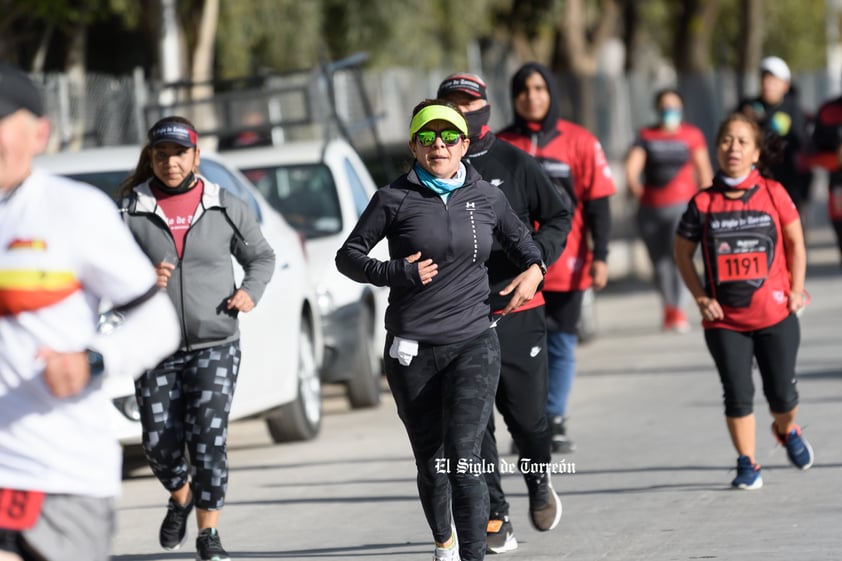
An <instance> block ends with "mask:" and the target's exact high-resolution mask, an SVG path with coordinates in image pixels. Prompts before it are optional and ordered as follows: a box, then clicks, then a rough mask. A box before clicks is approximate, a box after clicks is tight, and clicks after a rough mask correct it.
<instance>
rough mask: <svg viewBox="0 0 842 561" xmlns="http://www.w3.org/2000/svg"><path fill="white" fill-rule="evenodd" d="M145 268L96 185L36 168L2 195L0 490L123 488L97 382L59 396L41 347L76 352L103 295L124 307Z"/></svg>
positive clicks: (146, 280) (106, 403) (106, 491)
mask: <svg viewBox="0 0 842 561" xmlns="http://www.w3.org/2000/svg"><path fill="white" fill-rule="evenodd" d="M154 284H155V275H154V272H153V268H152V265H151V263H150V262H149V260H148V259H147V258H146V256H145V255H144V254H143V253H142V252H141V250H140V249H139V248H138V246H137V244H136V243H135V242H134V240H133V239H132V237H131V235H130V234H129V232H128V229H127V228H126V227H125V225H124V224H123V223H122V221H121V220H120V217H119V212H118V209H117V207H116V205H114V203H113V202H112V201H111V200H110V199H109V198H108V197H107V196H106V195H104V194H103V193H102V192H100V191H98V190H96V189H95V188H93V187H91V186H88V185H83V184H80V183H77V182H74V181H70V180H67V179H64V178H60V177H55V176H52V175H49V174H46V173H43V172H38V171H35V172H33V173H32V175H31V176H30V177H29V178H28V179H27V180H26V181H25V182H24V183H23V184H22V185H21V186H20V187H18V188H17V189H16V190H15V191H13V192H12V193H11V194H10V195H8V196H6V197H4V198H2V199H0V487H5V488H11V489H21V490H38V491H44V492H47V493H68V494H78V495H88V496H97V497H108V496H116V495H117V494H118V493H119V490H120V462H121V453H120V447H119V444H118V443H117V441H116V439H115V437H114V435H112V434H111V432H110V430H109V428H108V426H109V423H108V422H106V419H107V415H109V414H113V413H112V411H111V409H113V407H114V406H113V405H112V404H111V402H110V400H109V398H108V396H107V395H106V394H105V392H103V391H102V390H101V389H100V386H99V384H98V383H93V384H91V385H90V386H89V387H88V388H86V389H85V390H83V391H82V393H81V394H79V395H77V396H75V397H72V398H67V399H59V398H57V397H55V396H53V395H52V394H51V393H50V392H49V390H48V389H47V386H46V384H45V383H44V380H43V376H42V368H43V364H42V362H41V361H40V360H39V359H37V357H36V354H37V353H38V351H39V349H41V348H50V349H53V350H56V351H59V352H71V351H81V350H84V349H85V348H87V347H88V346H89V345H90V343H91V341H92V340H93V338H94V335H95V326H96V320H97V317H98V313H99V306H100V302H101V301H107V302H113V303H115V304H125V303H128V302H130V301H132V300H133V299H135V298H137V297H139V296H141V295H143V294H145V293H147V292H148V291H149V290H150V288H151V287H152V286H153V285H154Z"/></svg>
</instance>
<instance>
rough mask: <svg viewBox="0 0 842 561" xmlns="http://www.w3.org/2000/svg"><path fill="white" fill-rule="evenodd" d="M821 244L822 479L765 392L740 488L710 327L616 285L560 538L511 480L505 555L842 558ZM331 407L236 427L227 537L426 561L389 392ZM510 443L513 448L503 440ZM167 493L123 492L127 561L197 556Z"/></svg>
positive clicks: (811, 400)
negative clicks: (299, 421)
mask: <svg viewBox="0 0 842 561" xmlns="http://www.w3.org/2000/svg"><path fill="white" fill-rule="evenodd" d="M810 240H811V246H812V247H811V250H810V252H809V258H810V268H809V273H808V282H807V286H808V290H809V291H810V292H811V293H812V296H813V303H812V304H811V306H810V307H809V308H808V309H807V310H806V311H805V313H804V315H803V317H802V346H801V352H800V355H799V361H798V364H799V376H800V381H799V390H800V392H801V403H802V405H801V414H800V416H799V421H800V422H801V424H802V426H804V427H805V435H806V436H807V437H808V438H809V439H810V441H811V442H812V444H813V447H814V449H815V451H816V463H815V465H814V467H813V468H812V469H811V470H809V471H807V472H799V471H797V470H796V469H794V468H792V467H790V466H789V464H788V463H787V459H786V454H785V451H784V450H783V449H782V448H780V447H776V446H775V444H774V441H773V437H772V435H771V432H770V431H769V428H768V426H769V423H770V422H771V421H770V418H769V416H768V413H767V412H766V408H765V405H764V402H763V401H762V397H760V398H759V399H758V400H757V411H758V425H759V427H758V461H759V462H760V463H761V464H762V465H763V468H764V471H763V479H764V483H765V485H764V487H763V489H761V490H759V491H755V492H739V491H732V490H730V489H729V487H728V484H729V482H730V480H731V479H732V478H733V476H734V473H733V471H732V469H733V466H734V465H735V461H736V457H735V453H734V452H733V450H732V448H731V445H730V443H729V440H728V435H727V432H726V430H725V424H724V420H723V417H722V411H721V409H722V407H721V403H720V395H721V389H720V386H719V382H718V379H717V377H716V374H715V372H714V370H713V368H712V363H711V359H710V357H709V356H708V354H707V351H706V349H705V347H704V343H703V340H702V335H701V331H700V330H699V329H695V331H694V332H692V333H690V334H688V335H683V336H682V335H664V334H662V333H660V331H659V330H658V322H659V310H658V300H657V297H656V296H655V293H654V292H653V291H652V290H651V289H650V288H649V287H648V286H646V285H643V284H641V283H632V282H623V283H618V284H616V285H615V286H613V287H612V288H610V289H608V290H607V291H605V292H603V293H602V294H600V295H599V297H598V300H597V318H598V321H599V325H600V334H599V336H598V338H597V339H596V340H594V341H593V342H592V343H590V344H588V345H587V346H584V347H582V348H580V350H579V354H578V357H579V365H580V369H579V370H580V375H579V378H578V379H577V381H576V385H575V387H574V392H573V397H572V403H571V421H570V431H571V434H572V436H573V437H575V440H576V442H577V444H578V447H579V449H578V450H577V451H576V452H575V453H572V454H570V455H568V456H567V457H565V458H554V461H555V462H557V463H561V461H562V460H563V461H564V462H565V464H571V463H572V464H575V474H568V475H563V476H557V477H556V478H555V480H554V481H555V485H556V488H557V489H558V490H559V491H560V493H561V496H562V500H563V503H564V517H563V518H562V521H561V524H560V525H559V527H558V528H557V529H556V530H555V531H553V532H550V533H545V534H542V533H538V532H536V531H534V530H533V529H532V528H531V527H530V526H529V523H528V517H527V498H526V492H525V486H524V484H523V482H522V479H521V478H520V476H517V475H506V476H504V480H503V481H504V486H505V488H506V489H507V490H508V492H509V496H510V499H511V502H512V521H513V524H514V527H515V533H516V535H517V537H518V540H519V541H520V543H521V545H520V548H519V549H518V550H517V551H515V552H512V553H507V554H505V556H504V557H505V558H511V559H519V560H523V561H538V560H556V559H577V560H583V561H591V560H616V561H634V560H647V561H659V560H685V559H720V560H737V559H739V560H764V561H766V560H779V559H780V560H790V559H799V560H824V559H827V560H839V559H840V558H842V531H840V528H842V505H841V503H842V447H841V446H840V433H839V430H840V427H842V326H840V318H842V274H840V269H839V266H838V258H837V256H836V252H835V250H834V248H833V247H832V245H831V238H830V235H829V232H827V231H823V232H819V233H818V234H812V235H811V237H810ZM758 381H759V380H758ZM326 408H327V410H328V413H329V414H328V415H327V416H326V417H325V421H324V427H323V432H322V435H321V436H320V437H319V438H318V439H317V440H316V441H313V442H307V443H300V444H290V445H281V446H278V445H273V444H271V441H270V440H269V437H268V436H267V434H266V432H265V430H264V427H263V425H262V423H260V422H259V421H248V422H243V423H238V424H235V425H234V426H232V429H231V436H230V444H231V445H230V448H231V451H230V463H231V466H232V472H231V483H230V490H229V494H228V502H227V505H226V508H225V510H224V513H223V516H222V525H221V535H222V537H223V542H224V544H225V546H226V548H227V549H228V551H229V553H231V554H232V558H233V559H279V560H288V559H300V560H312V561H328V560H334V559H361V560H366V559H372V560H377V559H384V560H386V559H388V560H389V561H410V560H413V561H414V560H421V559H430V557H431V550H432V547H431V538H430V534H429V530H428V529H427V527H426V524H425V522H424V518H423V516H422V513H421V508H420V505H419V503H418V500H417V498H416V489H415V475H414V469H413V464H412V459H411V455H410V451H409V446H408V444H407V441H406V438H405V436H404V433H403V429H402V427H401V425H400V423H399V421H398V419H397V417H396V415H395V411H394V403H393V402H392V401H391V399H390V398H389V397H388V394H386V395H385V397H384V403H383V405H382V406H381V407H379V408H377V409H375V410H368V411H354V412H351V411H349V410H348V409H347V407H346V406H345V405H344V403H343V401H342V400H341V399H340V398H338V397H329V398H328V399H327V400H326ZM500 440H501V441H502V443H503V445H504V447H505V448H506V449H508V441H509V439H508V435H507V434H503V435H501V436H500ZM505 459H506V460H507V461H513V460H514V458H512V457H511V456H507V457H505ZM166 498H167V497H166V494H165V493H164V492H163V490H162V489H161V488H160V487H159V486H158V484H157V482H156V481H155V480H154V479H153V478H152V477H151V475H150V473H149V472H148V470H146V469H145V468H143V469H140V470H137V471H135V472H134V474H133V477H132V478H131V479H128V480H127V481H126V483H125V489H124V496H123V498H122V500H121V502H120V506H119V529H118V535H117V540H116V544H115V550H114V551H115V556H114V559H115V561H146V560H153V559H154V560H177V559H192V558H193V547H192V543H193V539H192V538H193V537H194V536H195V531H194V529H193V528H192V527H191V530H190V531H191V539H190V540H189V541H188V544H187V547H186V549H185V550H184V551H181V552H175V553H167V554H165V553H162V552H160V551H159V549H158V546H157V531H158V525H159V523H160V520H161V518H162V516H163V514H164V505H165V503H166ZM489 557H490V558H493V557H491V556H489Z"/></svg>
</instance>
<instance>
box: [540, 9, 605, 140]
mask: <svg viewBox="0 0 842 561" xmlns="http://www.w3.org/2000/svg"><path fill="white" fill-rule="evenodd" d="M617 2H618V0H602V1H601V2H600V19H599V21H598V23H597V25H596V28H595V29H594V31H593V34H592V35H591V34H590V33H589V31H590V30H589V29H588V25H587V21H586V18H585V6H584V0H567V2H565V5H564V12H563V14H562V20H561V21H560V22H559V24H558V26H557V31H558V33H557V42H556V47H557V49H556V53H555V56H554V57H553V59H554V60H553V64H552V69H553V71H554V72H555V73H556V74H557V75H558V76H559V78H562V77H563V75H564V74H565V73H568V72H569V73H570V74H572V76H571V78H572V80H573V81H574V82H575V84H576V85H575V86H574V87H575V88H576V91H577V98H578V99H577V102H576V103H575V104H574V105H573V111H572V112H573V114H574V115H575V117H574V120H576V121H578V122H579V123H580V124H581V125H582V126H584V127H585V128H587V129H590V130H594V127H595V125H596V104H595V100H594V95H593V94H594V80H595V78H596V74H597V70H598V68H597V55H598V52H599V49H600V47H601V46H602V44H603V42H604V41H605V39H607V38H608V37H610V36H611V35H613V34H616V31H617V25H616V23H617V17H618V15H619V6H618V4H617ZM589 35H591V36H592V38H591V39H590V40H589V39H588V36H589Z"/></svg>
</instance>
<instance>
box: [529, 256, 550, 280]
mask: <svg viewBox="0 0 842 561" xmlns="http://www.w3.org/2000/svg"><path fill="white" fill-rule="evenodd" d="M532 265H538V268H540V269H541V274H542V275H544V276H547V264H546V263H544V260H543V259H541V260H540V261H536V262H535V263H532Z"/></svg>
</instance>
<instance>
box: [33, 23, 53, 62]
mask: <svg viewBox="0 0 842 561" xmlns="http://www.w3.org/2000/svg"><path fill="white" fill-rule="evenodd" d="M55 29H56V25H55V23H54V22H52V21H50V22H49V23H47V28H46V29H45V30H44V33H42V34H41V40H40V41H39V42H38V50H36V51H35V56H34V57H32V67H31V69H32V72H37V73H41V72H43V71H44V61H45V60H46V59H47V50H48V49H49V48H50V41H51V40H52V38H53V32H54V31H55Z"/></svg>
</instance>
